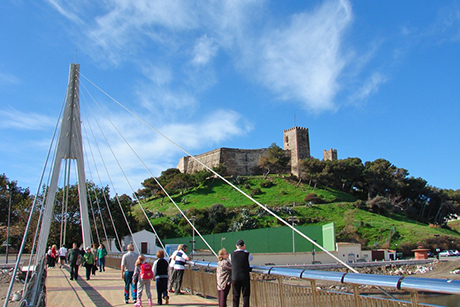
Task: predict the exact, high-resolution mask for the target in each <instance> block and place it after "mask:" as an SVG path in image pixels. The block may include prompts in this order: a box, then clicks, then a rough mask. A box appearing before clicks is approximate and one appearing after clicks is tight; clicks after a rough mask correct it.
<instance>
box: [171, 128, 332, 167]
mask: <svg viewBox="0 0 460 307" xmlns="http://www.w3.org/2000/svg"><path fill="white" fill-rule="evenodd" d="M283 144H284V150H285V151H286V154H287V155H288V156H289V157H290V158H291V162H290V165H291V173H292V174H294V175H296V176H299V175H300V162H301V160H303V159H308V158H310V157H311V156H310V137H309V132H308V128H304V127H297V126H295V127H292V128H290V129H286V130H284V133H283ZM267 150H268V148H261V149H239V148H225V147H221V148H217V149H214V150H211V151H208V152H205V153H202V154H199V155H196V156H195V157H196V158H197V159H198V160H200V161H201V162H203V163H204V164H205V165H207V166H209V167H211V168H212V167H216V166H218V165H221V164H223V165H225V168H226V169H227V173H226V174H225V175H240V176H241V175H259V174H262V173H263V170H262V169H261V168H260V167H259V159H260V156H262V155H264V154H265V153H266V152H267ZM334 151H335V152H334V154H333V153H331V157H334V156H335V157H337V150H335V149H334ZM177 169H179V170H180V171H181V172H182V173H187V174H192V173H194V172H196V171H200V170H204V169H205V167H204V166H203V165H202V164H200V163H198V162H197V161H196V160H194V159H193V158H192V157H189V156H186V157H182V158H180V160H179V163H178V165H177Z"/></svg>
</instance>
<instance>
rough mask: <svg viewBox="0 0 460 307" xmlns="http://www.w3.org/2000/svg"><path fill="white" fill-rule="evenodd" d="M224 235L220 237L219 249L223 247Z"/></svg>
mask: <svg viewBox="0 0 460 307" xmlns="http://www.w3.org/2000/svg"><path fill="white" fill-rule="evenodd" d="M224 240H225V238H224V237H220V249H222V248H224Z"/></svg>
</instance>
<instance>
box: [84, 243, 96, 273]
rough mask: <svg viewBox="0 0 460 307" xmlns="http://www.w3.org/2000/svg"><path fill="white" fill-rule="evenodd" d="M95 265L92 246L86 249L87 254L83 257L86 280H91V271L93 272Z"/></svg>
mask: <svg viewBox="0 0 460 307" xmlns="http://www.w3.org/2000/svg"><path fill="white" fill-rule="evenodd" d="M93 265H94V254H93V251H92V250H91V246H88V247H87V248H86V253H85V255H84V256H83V266H84V267H85V268H86V280H89V279H90V276H91V271H92V270H93Z"/></svg>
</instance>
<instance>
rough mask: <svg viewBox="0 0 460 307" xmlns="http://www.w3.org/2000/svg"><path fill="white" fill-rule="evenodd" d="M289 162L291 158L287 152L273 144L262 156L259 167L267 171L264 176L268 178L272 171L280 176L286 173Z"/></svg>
mask: <svg viewBox="0 0 460 307" xmlns="http://www.w3.org/2000/svg"><path fill="white" fill-rule="evenodd" d="M289 161H290V158H289V156H287V155H286V152H285V151H284V150H283V149H281V147H279V146H278V145H276V143H273V144H271V145H270V147H268V150H267V152H266V153H265V154H264V155H262V156H260V158H259V163H258V165H259V166H260V167H262V168H264V169H266V170H267V172H266V173H265V174H264V177H265V178H266V177H267V176H268V174H269V173H270V172H271V171H274V172H277V173H278V174H279V173H280V172H286V171H287V166H288V163H289Z"/></svg>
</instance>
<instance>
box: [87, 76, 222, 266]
mask: <svg viewBox="0 0 460 307" xmlns="http://www.w3.org/2000/svg"><path fill="white" fill-rule="evenodd" d="M83 87H84V88H85V89H86V87H85V86H84V85H83ZM86 90H87V89H86ZM89 95H90V97H91V98H92V99H93V101H94V103H95V104H96V105H97V106H98V107H99V109H100V110H101V112H102V113H103V114H104V115H105V117H106V118H107V120H108V121H109V122H110V124H111V125H112V127H113V128H114V129H115V130H116V131H117V133H118V134H119V135H120V137H121V138H122V139H123V140H124V141H125V143H126V145H127V146H128V147H129V148H130V149H131V151H132V152H133V153H134V154H135V155H136V157H137V158H138V160H139V161H140V162H141V163H142V165H143V166H144V167H145V169H146V170H147V171H148V172H149V174H150V175H151V176H152V177H153V178H154V180H155V181H156V183H157V184H158V186H159V187H160V188H161V189H162V190H163V192H164V193H165V194H166V195H167V197H168V198H169V199H170V200H171V202H172V203H173V204H174V205H175V206H176V208H177V209H178V210H179V212H180V213H181V214H182V216H183V217H184V218H185V219H186V220H187V222H188V223H189V224H190V226H191V227H192V228H193V229H194V231H195V232H196V233H197V234H198V236H199V237H200V238H201V239H202V240H203V242H204V243H205V244H206V246H207V247H208V248H209V249H210V251H211V252H212V253H213V254H214V255H215V256H216V258H217V257H218V256H217V253H216V252H215V251H214V249H213V248H212V247H211V245H209V243H208V242H207V241H206V240H205V239H204V237H203V236H202V235H201V233H200V232H199V231H198V229H196V227H195V226H194V225H193V223H192V222H191V221H190V220H189V218H188V217H187V216H186V215H185V213H184V212H183V211H182V210H181V209H180V207H179V206H178V205H177V204H176V202H175V201H174V200H173V199H172V197H171V196H170V195H169V194H168V192H167V191H166V190H165V189H164V187H163V186H162V185H161V184H160V182H158V180H157V179H156V178H155V176H154V175H153V173H152V172H151V171H150V169H149V168H148V166H147V165H146V164H145V163H144V161H143V160H142V159H141V157H140V156H139V155H138V154H137V152H136V151H135V150H134V148H133V147H132V146H131V144H130V143H129V142H128V141H127V140H126V138H125V137H124V136H123V134H122V133H121V132H120V131H119V129H118V128H117V127H116V125H115V124H114V123H113V121H112V120H111V119H110V117H109V116H107V113H105V111H104V110H103V109H102V108H101V106H100V105H99V104H98V103H97V101H96V100H95V99H94V98H93V97H92V96H91V94H89ZM88 107H89V106H88ZM90 110H91V108H90ZM91 113H92V114H93V116H94V113H93V112H92V111H91ZM95 120H96V118H95ZM96 122H97V120H96ZM117 162H118V160H117ZM120 168H121V166H120ZM122 172H123V175H125V173H124V171H122ZM125 178H126V181H127V182H128V184H129V186H130V188H131V190H132V192H133V196H134V198H135V199H136V201H137V202H138V204H139V207H140V208H141V210H142V212H143V214H144V216H145V218H146V219H147V221H148V223H149V224H150V226H151V228H152V230H153V232H154V234H155V236H156V237H157V238H158V240H159V242H160V244H161V246H162V248H163V249H164V250H165V251H166V248H165V246H164V245H163V243H162V242H161V239H160V238H159V236H158V234H157V232H156V231H155V228H154V227H153V225H152V223H151V221H150V219H149V218H148V216H147V213H146V212H145V209H144V207H143V205H142V203H141V201H140V200H139V198H138V197H137V195H136V193H135V191H134V189H133V187H132V185H131V184H130V182H129V180H128V178H127V177H126V175H125ZM168 256H169V255H168Z"/></svg>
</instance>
